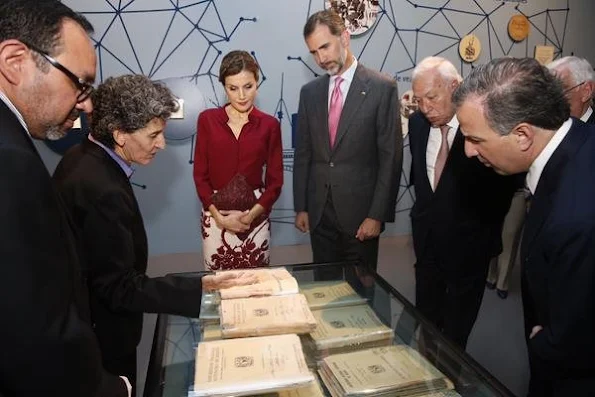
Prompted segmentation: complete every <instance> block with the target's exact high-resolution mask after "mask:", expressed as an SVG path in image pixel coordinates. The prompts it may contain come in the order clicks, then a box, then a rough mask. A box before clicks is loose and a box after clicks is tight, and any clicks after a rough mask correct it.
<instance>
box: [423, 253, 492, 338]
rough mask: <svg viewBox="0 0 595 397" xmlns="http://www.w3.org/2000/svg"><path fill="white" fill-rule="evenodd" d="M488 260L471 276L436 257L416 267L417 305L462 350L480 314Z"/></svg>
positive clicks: (476, 267)
mask: <svg viewBox="0 0 595 397" xmlns="http://www.w3.org/2000/svg"><path fill="white" fill-rule="evenodd" d="M489 261H490V258H489V257H486V258H485V261H482V262H484V263H475V266H473V268H474V271H473V272H472V273H471V274H464V272H461V273H463V274H460V275H455V274H453V273H452V271H449V269H448V266H447V265H445V264H444V263H442V262H440V261H439V260H437V259H435V258H431V259H424V261H418V262H417V263H416V264H415V306H416V307H417V309H418V310H419V311H420V312H421V313H422V314H423V315H424V316H425V317H427V318H428V320H430V321H431V322H432V323H433V324H434V325H436V327H437V328H438V329H439V330H440V331H441V332H442V333H443V334H444V335H445V336H446V337H447V338H449V339H450V340H452V341H453V342H455V343H456V344H457V345H459V346H460V347H461V348H463V349H465V347H466V346H467V339H468V338H469V334H470V333H471V330H472V329H473V324H475V320H476V319H477V314H478V313H479V308H480V306H481V301H482V299H483V293H484V289H485V279H486V275H487V272H488V266H489Z"/></svg>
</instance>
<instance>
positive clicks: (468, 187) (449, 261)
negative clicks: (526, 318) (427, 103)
mask: <svg viewBox="0 0 595 397" xmlns="http://www.w3.org/2000/svg"><path fill="white" fill-rule="evenodd" d="M429 134H430V123H429V122H428V121H427V119H426V118H425V117H424V116H423V115H422V114H421V113H420V112H416V113H415V114H413V115H412V116H411V117H410V119H409V144H410V149H411V159H412V160H411V180H410V184H411V185H413V187H414V189H415V203H414V205H413V208H412V209H411V226H412V234H413V245H414V250H415V255H416V257H417V261H418V262H422V261H424V260H425V259H426V256H425V255H426V254H430V253H431V254H432V255H434V256H437V258H438V259H439V260H441V261H442V263H443V265H447V266H449V269H451V270H452V271H453V275H455V276H457V275H459V274H461V273H462V274H465V273H467V274H468V272H470V271H474V269H475V271H483V270H485V269H482V268H481V267H480V266H478V265H479V264H480V263H486V264H487V262H486V261H487V259H489V258H491V257H493V256H496V255H498V254H499V253H500V251H501V250H502V239H501V233H502V224H503V222H504V216H505V215H506V213H507V212H508V208H509V207H510V201H511V199H512V195H513V194H514V191H515V187H516V183H517V182H516V181H517V178H514V177H503V176H500V175H498V174H496V173H495V172H494V171H493V170H492V169H490V168H488V167H486V166H484V165H483V164H481V163H480V162H479V160H477V158H475V157H474V158H468V157H467V156H466V155H465V150H464V144H465V140H464V137H463V135H462V134H461V131H460V130H458V131H457V132H456V135H455V139H454V141H453V143H452V147H451V149H450V152H449V155H448V159H447V161H446V165H445V166H444V170H443V171H442V176H441V177H440V182H439V183H438V186H437V188H436V191H435V192H434V191H432V188H431V186H430V181H429V179H428V176H427V170H426V147H427V144H428V137H429Z"/></svg>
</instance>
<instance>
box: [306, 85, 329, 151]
mask: <svg viewBox="0 0 595 397" xmlns="http://www.w3.org/2000/svg"><path fill="white" fill-rule="evenodd" d="M329 79H330V77H329V75H328V74H325V75H324V77H323V78H320V79H319V82H318V87H317V88H316V89H315V90H314V91H316V92H319V93H320V94H319V95H315V96H314V98H312V99H311V101H312V103H313V106H312V109H314V112H315V115H314V117H313V119H314V120H320V125H321V126H322V128H321V130H320V131H322V134H320V135H319V136H318V138H319V139H320V141H319V143H318V147H323V148H324V150H325V151H326V155H327V156H330V154H331V143H330V139H329V130H328V85H329Z"/></svg>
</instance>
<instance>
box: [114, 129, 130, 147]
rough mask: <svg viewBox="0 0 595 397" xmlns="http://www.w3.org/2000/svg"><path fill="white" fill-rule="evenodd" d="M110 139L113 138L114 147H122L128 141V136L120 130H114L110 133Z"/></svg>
mask: <svg viewBox="0 0 595 397" xmlns="http://www.w3.org/2000/svg"><path fill="white" fill-rule="evenodd" d="M112 137H113V138H114V142H116V145H118V146H120V147H124V146H125V145H126V141H127V140H128V134H127V133H125V132H122V131H120V130H115V131H114V132H112Z"/></svg>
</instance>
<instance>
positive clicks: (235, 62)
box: [219, 50, 259, 85]
mask: <svg viewBox="0 0 595 397" xmlns="http://www.w3.org/2000/svg"><path fill="white" fill-rule="evenodd" d="M244 70H245V71H248V72H252V74H253V75H254V78H255V79H256V81H258V72H259V68H258V64H257V63H256V60H255V59H254V57H252V55H250V54H249V53H248V52H246V51H242V50H235V51H231V52H229V53H227V55H225V56H224V57H223V59H222V60H221V66H220V67H219V81H220V82H221V84H223V85H225V78H226V77H228V76H235V75H236V74H238V73H241V72H243V71H244Z"/></svg>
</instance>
